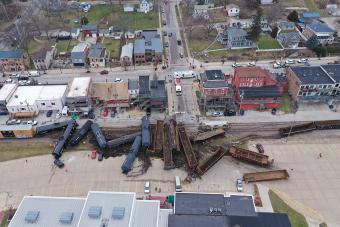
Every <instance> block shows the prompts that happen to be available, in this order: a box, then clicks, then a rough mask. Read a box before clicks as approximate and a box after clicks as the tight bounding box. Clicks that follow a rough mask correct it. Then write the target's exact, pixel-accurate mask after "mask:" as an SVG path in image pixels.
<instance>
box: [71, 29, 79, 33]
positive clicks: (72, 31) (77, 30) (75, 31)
mask: <svg viewBox="0 0 340 227" xmlns="http://www.w3.org/2000/svg"><path fill="white" fill-rule="evenodd" d="M79 31H80V29H79V28H71V31H70V32H71V33H77V32H79Z"/></svg>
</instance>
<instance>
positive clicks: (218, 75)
mask: <svg viewBox="0 0 340 227" xmlns="http://www.w3.org/2000/svg"><path fill="white" fill-rule="evenodd" d="M201 80H202V81H216V80H223V81H225V76H224V73H223V72H222V70H205V71H204V73H201Z"/></svg>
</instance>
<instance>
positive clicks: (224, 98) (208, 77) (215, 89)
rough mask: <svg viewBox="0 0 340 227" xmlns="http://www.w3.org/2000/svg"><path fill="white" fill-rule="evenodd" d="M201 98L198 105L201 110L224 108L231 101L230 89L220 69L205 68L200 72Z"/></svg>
mask: <svg viewBox="0 0 340 227" xmlns="http://www.w3.org/2000/svg"><path fill="white" fill-rule="evenodd" d="M200 92H201V98H200V100H199V106H200V108H201V109H203V110H208V109H214V110H217V109H221V110H223V111H224V110H225V109H226V107H227V105H228V104H229V103H231V102H233V99H232V98H233V93H232V90H231V88H230V86H229V84H228V82H227V81H226V78H225V75H224V73H223V72H222V71H221V70H206V71H205V72H204V73H201V74H200Z"/></svg>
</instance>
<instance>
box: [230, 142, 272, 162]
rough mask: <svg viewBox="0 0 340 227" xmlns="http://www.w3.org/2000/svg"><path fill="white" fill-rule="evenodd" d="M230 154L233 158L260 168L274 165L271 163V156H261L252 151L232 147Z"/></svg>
mask: <svg viewBox="0 0 340 227" xmlns="http://www.w3.org/2000/svg"><path fill="white" fill-rule="evenodd" d="M229 153H230V154H231V156H232V157H233V158H237V159H239V160H242V161H246V162H250V163H254V164H256V165H259V166H269V165H270V164H272V162H271V161H269V156H267V155H264V154H260V153H257V152H253V151H250V150H246V149H243V148H240V147H235V146H232V147H231V148H230V149H229Z"/></svg>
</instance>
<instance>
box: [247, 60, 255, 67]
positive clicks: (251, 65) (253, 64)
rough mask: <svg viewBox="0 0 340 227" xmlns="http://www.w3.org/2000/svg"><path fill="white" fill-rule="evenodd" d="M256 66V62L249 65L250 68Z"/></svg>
mask: <svg viewBox="0 0 340 227" xmlns="http://www.w3.org/2000/svg"><path fill="white" fill-rule="evenodd" d="M255 65H256V62H255V61H252V62H249V63H248V66H250V67H253V66H255Z"/></svg>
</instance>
